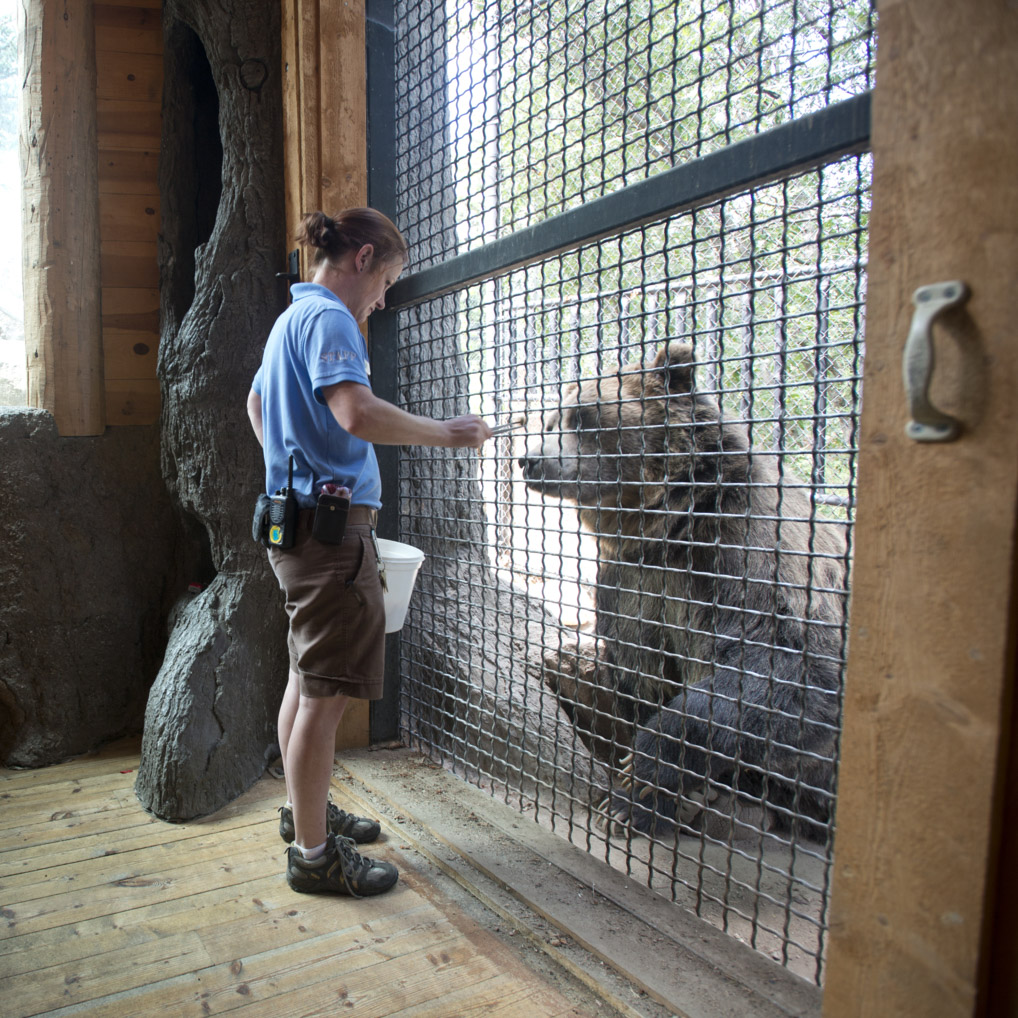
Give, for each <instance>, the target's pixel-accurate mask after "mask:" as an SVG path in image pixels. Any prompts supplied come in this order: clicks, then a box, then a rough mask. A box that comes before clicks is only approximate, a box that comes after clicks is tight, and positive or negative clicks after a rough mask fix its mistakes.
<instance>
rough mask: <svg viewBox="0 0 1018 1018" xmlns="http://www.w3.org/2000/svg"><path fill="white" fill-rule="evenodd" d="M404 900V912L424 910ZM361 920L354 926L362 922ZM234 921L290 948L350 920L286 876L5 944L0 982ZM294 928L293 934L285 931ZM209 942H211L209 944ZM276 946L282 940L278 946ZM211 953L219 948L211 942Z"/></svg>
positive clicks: (219, 889)
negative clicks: (49, 964)
mask: <svg viewBox="0 0 1018 1018" xmlns="http://www.w3.org/2000/svg"><path fill="white" fill-rule="evenodd" d="M410 905H413V902H410V901H409V900H405V901H404V912H403V913H401V914H404V915H409V914H411V913H412V911H413V908H420V907H423V906H422V905H413V908H410V907H408V906H410ZM363 921H364V920H363V916H361V917H360V918H358V919H357V920H356V925H358V926H359V925H360V924H361V923H362V922H363ZM233 922H239V923H242V924H247V925H250V926H251V927H252V929H257V926H258V924H259V923H262V922H267V923H271V924H272V925H273V928H274V931H275V935H276V936H277V937H279V938H281V939H285V942H287V943H289V942H292V941H294V940H296V939H300V938H301V937H313V936H319V935H320V934H322V933H325V932H327V931H329V930H333V929H335V928H336V927H337V924H341V925H342V926H343V927H344V928H345V926H347V925H349V923H350V919H349V917H348V915H346V914H345V913H344V912H343V910H342V905H341V904H337V900H336V899H335V898H329V897H325V896H318V895H298V894H295V893H294V892H293V891H291V890H290V888H289V886H288V885H287V883H286V881H285V879H284V877H283V875H282V873H281V872H280V873H274V874H273V875H272V876H268V877H264V878H262V879H259V880H252V881H250V882H247V883H244V884H242V885H240V886H239V887H238V886H223V887H215V888H211V889H209V890H206V891H203V892H200V893H198V894H195V895H190V896H188V897H184V898H176V899H172V900H169V901H161V902H156V903H154V904H149V905H146V906H143V907H141V908H136V909H132V910H130V911H127V912H120V913H117V914H116V915H111V916H100V917H98V918H96V919H90V920H86V921H84V922H79V923H73V924H68V925H65V926H56V927H53V928H51V929H46V930H42V931H40V932H38V933H29V934H25V935H23V936H20V937H14V938H12V939H9V940H7V941H5V942H4V944H3V950H2V953H0V977H3V976H12V975H18V974H22V973H29V972H32V971H35V970H36V969H38V968H39V964H40V963H39V958H40V957H44V958H56V959H59V961H60V962H74V961H78V960H80V959H84V958H88V957H91V956H94V955H99V954H103V953H106V952H111V951H118V950H120V949H121V948H124V947H130V946H133V945H136V944H142V943H149V942H151V941H153V940H158V939H160V938H164V937H169V936H173V935H175V934H178V933H181V932H185V931H186V930H191V929H201V930H203V931H206V933H208V931H211V930H213V929H215V928H216V927H218V926H225V925H228V924H230V923H233ZM287 925H288V926H290V927H292V929H291V930H290V931H289V932H285V931H283V930H282V927H284V926H287ZM210 943H211V941H210ZM277 943H278V941H277ZM212 949H213V950H214V951H218V948H217V947H216V945H215V944H214V943H212Z"/></svg>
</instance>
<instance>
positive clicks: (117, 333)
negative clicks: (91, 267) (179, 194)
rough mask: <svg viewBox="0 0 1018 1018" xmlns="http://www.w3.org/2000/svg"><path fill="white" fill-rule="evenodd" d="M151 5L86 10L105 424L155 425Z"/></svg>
mask: <svg viewBox="0 0 1018 1018" xmlns="http://www.w3.org/2000/svg"><path fill="white" fill-rule="evenodd" d="M160 9H161V2H160V0H110V2H104V3H97V4H96V5H95V39H96V65H97V79H98V81H97V103H98V109H97V124H98V136H99V224H100V225H99V229H100V238H101V273H102V298H103V300H102V326H103V357H104V365H105V372H106V422H107V424H110V425H126V424H152V423H154V422H155V421H157V420H158V419H159V385H158V382H157V379H156V357H157V353H158V349H159V264H158V248H157V243H158V236H159V228H160V220H159V177H158V174H159V146H160V140H161V133H162V118H161V112H160V111H161V105H162V87H163V57H162V51H163V38H162V24H161V20H160Z"/></svg>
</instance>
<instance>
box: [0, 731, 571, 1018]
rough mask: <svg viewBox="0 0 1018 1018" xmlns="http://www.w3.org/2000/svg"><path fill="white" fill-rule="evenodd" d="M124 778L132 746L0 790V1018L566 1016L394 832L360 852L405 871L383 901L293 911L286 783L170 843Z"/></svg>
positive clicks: (297, 898)
mask: <svg viewBox="0 0 1018 1018" xmlns="http://www.w3.org/2000/svg"><path fill="white" fill-rule="evenodd" d="M136 767H137V745H136V744H129V745H125V746H122V747H120V748H112V749H107V750H105V751H103V752H102V753H100V754H93V755H90V756H88V757H85V758H81V759H79V760H75V761H71V762H69V763H66V764H61V765H59V766H58V767H54V768H49V769H48V771H47V773H42V772H22V771H11V770H6V771H3V772H0V808H2V809H3V811H4V814H3V815H4V820H5V823H4V828H3V831H2V832H0V1001H2V1002H3V1004H2V1007H0V1010H2V1013H3V1014H4V1016H5V1018H29V1016H41V1015H47V1016H52V1018H59V1016H66V1018H71V1016H77V1015H94V1016H97V1015H102V1016H104V1018H105V1016H107V1015H109V1016H120V1015H124V1016H130V1018H168V1016H170V1015H172V1016H174V1018H176V1016H178V1015H186V1016H190V1015H193V1016H194V1018H204V1016H206V1015H214V1014H231V1015H236V1016H237V1018H258V1016H259V1015H265V1016H269V1015H271V1016H272V1018H277V1016H283V1018H285V1016H293V1018H298V1016H304V1015H309V1014H312V1013H317V1014H321V1015H330V1016H332V1015H335V1014H337V1013H339V1014H342V1013H344V1011H346V1010H348V1009H350V1010H353V1012H354V1013H356V1014H358V1015H362V1016H370V1015H377V1016H379V1018H387V1016H389V1015H397V1014H399V1015H405V1016H407V1018H409V1016H410V1015H411V1014H412V1015H415V1016H419V1018H424V1016H426V1015H434V1016H436V1018H437V1016H439V1015H441V1016H443V1018H451V1016H452V1015H456V1016H460V1015H462V1016H464V1018H465V1016H471V1015H481V1014H485V1015H501V1016H503V1018H515V1016H519V1018H555V1016H565V1015H569V1014H572V1013H574V1012H573V1011H572V1010H571V1009H570V1007H569V1002H568V1000H567V999H566V998H565V997H563V996H562V995H561V994H560V993H559V992H558V991H557V990H556V989H555V988H553V987H552V986H550V985H549V984H547V983H546V982H544V981H543V980H542V979H541V978H540V977H538V976H537V975H536V974H535V973H534V972H533V971H532V970H530V969H528V968H527V967H526V966H525V965H523V964H522V962H520V961H519V960H516V959H514V958H512V957H510V955H511V952H508V951H507V948H506V946H505V944H504V943H503V942H502V941H500V940H498V938H496V937H494V936H493V935H491V934H490V933H488V932H486V931H485V930H483V929H482V928H481V927H480V926H479V925H478V924H477V923H476V921H475V920H474V919H471V918H469V917H467V916H466V915H465V914H464V913H463V912H462V910H461V908H460V907H459V906H458V905H456V904H454V903H452V902H449V901H445V900H443V898H442V895H441V894H440V893H439V892H438V891H437V890H436V889H435V887H434V886H432V885H431V884H430V883H429V878H428V877H427V876H426V875H425V873H424V871H423V870H418V869H416V868H415V865H414V860H413V858H411V857H409V856H408V853H412V851H413V850H412V849H411V848H410V846H409V845H407V844H405V843H402V841H403V839H402V837H401V836H400V835H399V832H398V828H396V827H395V826H390V827H389V828H388V833H386V834H383V837H382V839H381V841H380V842H379V843H377V844H375V845H372V846H370V855H371V856H372V857H375V858H383V859H389V860H390V861H392V862H394V863H395V864H396V865H397V866H398V868H399V869H400V873H401V881H400V883H399V884H397V886H396V888H394V889H393V890H392V891H390V892H388V893H387V894H385V895H384V896H382V897H380V898H365V899H351V898H348V897H344V896H325V895H301V894H297V893H296V892H294V891H292V890H291V889H290V887H289V886H288V884H287V883H286V880H285V876H284V869H285V846H284V844H283V842H282V841H281V839H280V838H279V834H278V818H277V816H276V807H277V806H278V805H279V804H280V803H281V802H282V799H283V796H284V795H285V791H284V786H283V784H282V782H280V781H278V780H277V779H274V778H271V777H265V778H263V779H261V780H260V781H259V782H258V783H257V784H256V785H255V786H254V787H253V788H252V789H251V790H250V791H249V792H247V793H245V795H243V796H241V797H240V798H239V799H238V800H237V801H236V802H234V803H232V804H231V805H230V806H229V807H227V808H226V809H224V810H221V811H220V812H219V813H217V814H216V815H215V816H214V817H210V818H207V819H204V820H201V821H196V822H193V823H188V824H181V825H171V824H166V823H163V822H162V821H159V820H156V819H155V818H153V817H151V816H149V815H148V814H146V813H145V812H144V811H143V810H142V809H141V807H140V805H139V804H138V803H137V800H136V799H135V797H134V789H133V781H134V770H135V768H136ZM336 792H337V799H338V800H340V801H342V797H343V794H342V789H341V788H337V789H336Z"/></svg>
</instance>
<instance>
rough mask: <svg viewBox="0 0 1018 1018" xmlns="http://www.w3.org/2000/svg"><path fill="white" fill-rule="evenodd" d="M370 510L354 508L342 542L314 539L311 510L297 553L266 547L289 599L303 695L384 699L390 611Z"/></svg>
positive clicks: (291, 643) (302, 520) (301, 525)
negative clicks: (380, 574)
mask: <svg viewBox="0 0 1018 1018" xmlns="http://www.w3.org/2000/svg"><path fill="white" fill-rule="evenodd" d="M369 512H370V510H367V509H366V508H365V507H363V506H353V507H351V510H350V518H349V520H348V522H347V527H346V536H345V537H344V538H343V543H342V544H322V543H321V542H320V541H316V540H314V539H313V538H312V537H311V521H312V518H313V516H314V510H313V509H309V510H304V511H302V512H301V513H300V517H299V522H298V527H297V541H296V543H295V544H294V546H293V547H292V548H288V549H287V550H286V551H281V550H279V549H277V548H270V549H269V563H270V564H271V566H272V570H273V572H274V573H275V574H276V579H277V580H279V585H280V587H282V589H283V592H284V593H285V594H286V613H287V615H289V616H290V633H289V636H288V638H287V646H288V647H289V650H290V668H291V670H292V671H294V672H296V673H297V675H298V676H299V677H300V691H301V693H303V694H304V695H305V696H315V697H321V696H338V695H340V694H345V695H346V696H355V697H358V698H360V699H363V700H379V699H381V696H382V679H383V671H384V666H385V606H384V604H383V602H382V584H381V581H380V580H379V577H378V560H377V558H376V556H375V546H374V542H373V541H372V539H371V524H370V523H367V522H361V521H366V520H367V519H368V517H369Z"/></svg>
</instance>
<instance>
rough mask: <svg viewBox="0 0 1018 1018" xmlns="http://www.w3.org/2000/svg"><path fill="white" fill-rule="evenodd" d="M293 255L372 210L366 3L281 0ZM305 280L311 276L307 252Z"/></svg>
mask: <svg viewBox="0 0 1018 1018" xmlns="http://www.w3.org/2000/svg"><path fill="white" fill-rule="evenodd" d="M281 2H282V24H283V146H284V160H285V162H284V168H283V170H284V172H283V178H284V188H285V190H286V199H285V201H286V244H287V247H286V251H284V252H282V253H281V258H280V262H281V264H285V261H284V259H285V256H286V254H288V253H289V252H290V251H292V250H293V249H294V247H295V246H296V242H295V241H294V236H295V234H296V232H297V227H298V225H299V224H300V221H301V219H302V218H303V217H304V216H305V215H306V214H307V213H308V212H314V211H316V210H319V209H321V210H322V211H324V212H328V213H334V212H339V211H341V210H342V209H344V208H349V207H351V206H354V205H364V204H365V203H366V202H367V194H368V145H367V108H368V97H367V71H366V64H367V58H366V51H365V45H366V41H365V34H366V24H365V10H364V0H281ZM300 275H301V278H302V279H306V278H307V264H306V262H305V253H304V251H303V250H301V254H300ZM369 739H370V719H369V710H368V704H367V702H366V701H361V702H359V703H358V702H352V703H351V705H350V707H348V708H347V711H346V714H345V715H344V718H343V721H342V724H341V725H340V728H339V732H338V733H337V736H336V746H337V748H347V747H351V746H366V745H367V744H368V742H369Z"/></svg>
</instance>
